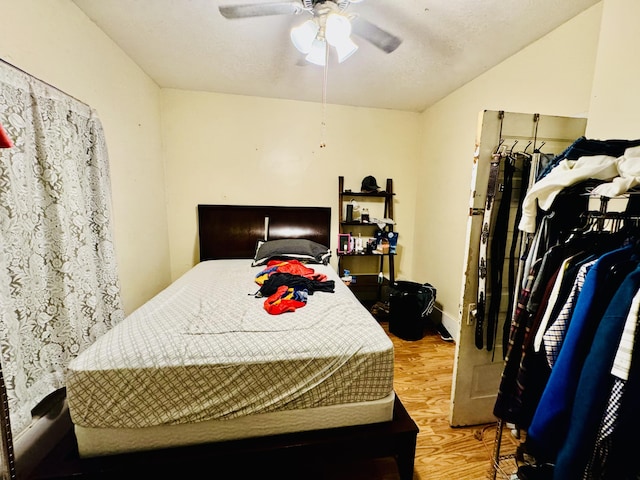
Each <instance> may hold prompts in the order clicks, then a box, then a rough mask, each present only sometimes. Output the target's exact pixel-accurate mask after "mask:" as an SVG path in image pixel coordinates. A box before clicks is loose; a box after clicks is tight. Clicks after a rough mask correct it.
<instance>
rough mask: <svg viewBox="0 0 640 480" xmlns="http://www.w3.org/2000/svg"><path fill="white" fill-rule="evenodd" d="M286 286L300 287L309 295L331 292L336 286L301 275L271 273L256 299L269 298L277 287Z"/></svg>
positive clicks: (326, 281)
mask: <svg viewBox="0 0 640 480" xmlns="http://www.w3.org/2000/svg"><path fill="white" fill-rule="evenodd" d="M282 285H286V286H287V287H302V288H304V289H306V290H307V292H308V293H309V295H313V292H316V291H317V292H333V291H334V289H335V287H336V284H335V282H334V281H333V280H325V281H319V280H311V279H309V278H306V277H303V276H302V275H293V274H291V273H272V274H271V276H269V278H268V279H267V280H265V282H264V283H263V284H262V286H261V287H260V290H258V293H256V297H269V296H271V295H273V294H274V293H276V291H277V290H278V287H281V286H282Z"/></svg>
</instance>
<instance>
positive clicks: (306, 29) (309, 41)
mask: <svg viewBox="0 0 640 480" xmlns="http://www.w3.org/2000/svg"><path fill="white" fill-rule="evenodd" d="M319 30H320V26H319V25H318V24H317V23H316V22H314V21H313V20H307V21H306V22H304V23H303V24H302V25H299V26H297V27H294V28H292V29H291V42H292V43H293V45H294V46H295V47H296V48H297V49H298V50H299V51H300V52H302V53H305V54H306V53H309V52H311V47H312V45H313V41H314V40H315V39H316V36H317V35H318V31H319Z"/></svg>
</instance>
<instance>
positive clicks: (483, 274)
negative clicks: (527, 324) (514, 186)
mask: <svg viewBox="0 0 640 480" xmlns="http://www.w3.org/2000/svg"><path fill="white" fill-rule="evenodd" d="M499 118H500V132H499V136H498V146H497V148H496V150H495V152H494V153H493V155H492V160H491V164H490V165H489V181H488V183H487V198H486V201H485V208H484V215H483V218H482V231H481V232H480V254H479V255H478V300H477V303H476V310H475V312H474V313H475V319H476V330H475V345H476V348H478V349H479V350H480V349H482V348H483V347H484V338H483V337H484V319H485V309H486V290H487V268H488V265H487V245H488V243H489V234H490V232H491V217H492V213H493V201H494V199H495V197H496V190H497V187H498V173H499V172H500V159H501V157H502V153H501V151H502V150H503V147H502V142H503V140H502V122H503V120H504V112H503V111H500V112H499Z"/></svg>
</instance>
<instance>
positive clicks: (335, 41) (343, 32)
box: [325, 13, 353, 47]
mask: <svg viewBox="0 0 640 480" xmlns="http://www.w3.org/2000/svg"><path fill="white" fill-rule="evenodd" d="M350 36H351V22H350V21H349V19H348V18H347V17H345V16H344V15H341V14H339V13H330V14H329V15H328V16H327V22H326V25H325V38H326V39H327V42H329V45H332V46H334V47H336V46H338V45H339V44H341V43H344V42H345V41H348V40H350V38H349V37H350ZM352 43H353V42H352Z"/></svg>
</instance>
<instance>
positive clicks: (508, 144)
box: [449, 110, 586, 427]
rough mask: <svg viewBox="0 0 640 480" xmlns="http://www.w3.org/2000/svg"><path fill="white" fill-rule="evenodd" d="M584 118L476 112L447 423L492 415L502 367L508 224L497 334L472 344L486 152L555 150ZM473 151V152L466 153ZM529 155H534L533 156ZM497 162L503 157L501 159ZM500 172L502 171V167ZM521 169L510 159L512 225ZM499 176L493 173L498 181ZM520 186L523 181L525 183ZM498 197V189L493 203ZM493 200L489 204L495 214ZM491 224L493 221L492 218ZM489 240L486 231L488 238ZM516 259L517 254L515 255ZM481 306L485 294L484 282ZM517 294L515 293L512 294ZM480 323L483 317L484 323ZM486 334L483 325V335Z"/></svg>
mask: <svg viewBox="0 0 640 480" xmlns="http://www.w3.org/2000/svg"><path fill="white" fill-rule="evenodd" d="M585 127H586V119H585V118H569V117H555V116H545V115H538V114H523V113H510V112H499V111H489V110H486V111H484V112H482V114H481V115H480V119H479V125H478V136H477V139H476V149H475V152H470V155H469V156H470V158H472V160H473V163H472V165H471V167H472V168H473V171H474V173H473V175H472V180H471V183H472V184H471V194H470V200H469V218H468V223H467V241H466V249H467V250H466V255H465V262H464V265H465V269H464V272H463V275H462V295H461V301H460V309H459V322H460V332H459V335H458V343H457V344H456V354H455V362H454V371H453V386H452V392H451V410H450V419H449V421H450V424H451V426H454V427H456V426H465V425H479V424H484V423H491V422H494V421H495V420H496V418H495V417H494V416H493V406H494V404H495V400H496V395H497V392H498V387H499V385H500V376H501V374H502V369H503V349H502V328H503V324H504V322H505V321H509V320H510V314H509V313H508V312H507V295H508V287H509V285H508V274H507V273H508V263H509V250H510V246H511V238H512V229H510V231H509V232H508V235H507V238H508V241H507V254H506V258H505V262H504V274H503V285H502V292H500V293H501V295H503V298H502V301H501V311H500V315H499V322H498V325H497V339H496V341H495V343H494V345H493V348H492V349H491V350H490V351H489V350H487V347H486V340H485V341H484V346H483V348H482V349H479V348H478V347H476V342H475V328H476V325H475V323H476V320H475V317H474V315H473V313H472V312H474V311H475V308H476V302H477V293H478V271H479V267H478V257H479V252H480V234H481V229H482V223H483V212H484V210H485V202H486V197H487V185H488V181H489V167H490V163H491V160H492V154H493V153H494V152H495V151H496V149H497V147H498V145H499V143H500V142H499V139H501V140H502V148H503V149H506V150H509V149H512V151H513V152H519V151H525V153H529V154H533V153H534V148H535V149H539V150H540V151H541V152H542V153H546V154H558V153H561V152H562V151H563V150H564V149H565V148H567V147H568V146H569V145H570V144H571V143H573V141H574V140H576V139H577V138H579V137H581V136H582V135H584V131H585ZM471 153H473V155H471ZM534 157H535V155H534ZM501 163H502V164H503V163H504V162H501ZM501 172H504V170H503V167H502V168H501ZM521 176H522V171H521V169H520V168H519V167H518V164H517V163H516V172H515V173H514V180H513V193H512V197H511V198H512V201H511V207H512V208H511V219H512V220H510V225H512V226H513V223H514V222H513V219H514V218H515V211H516V208H517V205H518V201H517V200H518V192H519V189H520V188H521V184H520V179H521ZM501 181H502V173H501V175H500V176H499V180H498V186H500V183H501ZM525 188H526V186H525ZM500 199H501V192H500V190H499V188H498V190H497V194H496V202H499V201H500ZM497 205H498V203H494V208H493V209H492V211H493V214H494V219H495V213H496V211H497ZM493 224H495V222H493ZM491 240H492V232H490V236H489V242H491ZM515 257H516V258H517V255H516V256H515ZM487 266H488V268H489V269H490V268H491V258H490V257H489V258H488V259H487ZM486 288H487V301H486V305H487V310H488V305H489V302H490V301H491V295H492V294H493V293H494V292H491V291H490V286H489V284H488V282H487V287H486ZM516 298H517V293H516ZM485 323H486V322H485ZM484 337H485V339H486V326H485V334H484Z"/></svg>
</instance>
